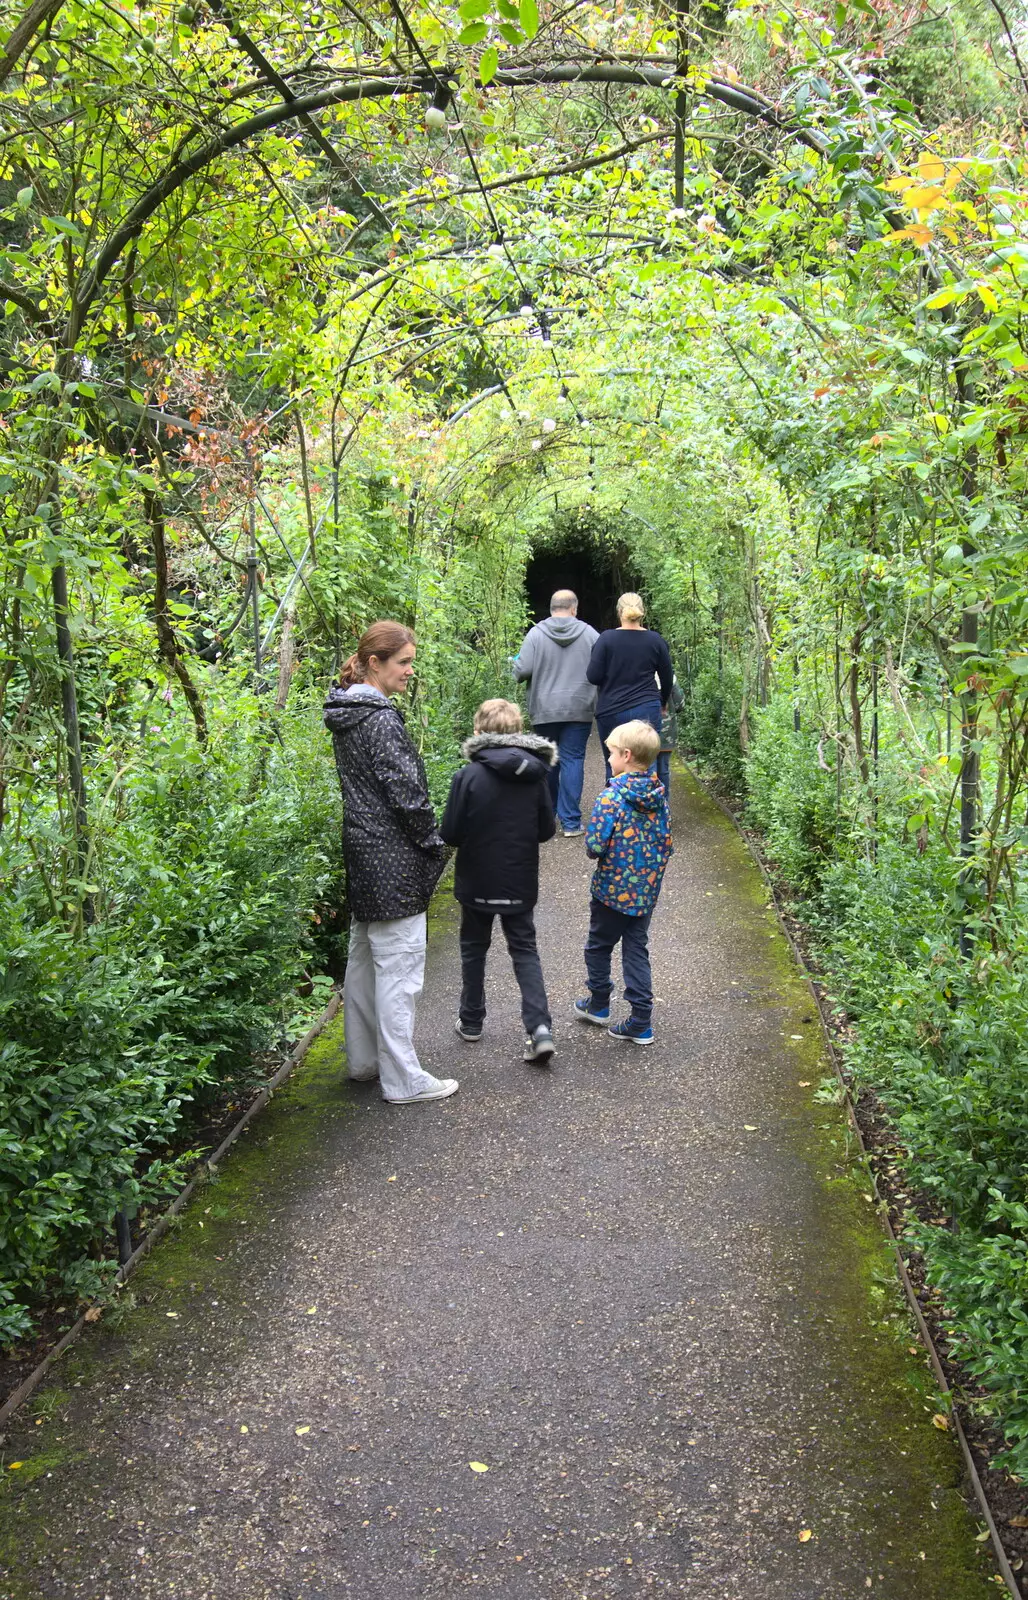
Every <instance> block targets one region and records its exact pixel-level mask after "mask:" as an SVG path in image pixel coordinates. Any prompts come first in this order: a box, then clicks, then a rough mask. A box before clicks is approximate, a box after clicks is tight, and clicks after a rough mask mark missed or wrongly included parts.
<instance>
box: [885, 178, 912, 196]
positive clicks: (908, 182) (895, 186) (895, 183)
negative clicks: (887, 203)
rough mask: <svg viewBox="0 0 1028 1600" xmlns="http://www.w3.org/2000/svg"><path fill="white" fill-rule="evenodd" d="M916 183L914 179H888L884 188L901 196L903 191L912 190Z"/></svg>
mask: <svg viewBox="0 0 1028 1600" xmlns="http://www.w3.org/2000/svg"><path fill="white" fill-rule="evenodd" d="M916 182H917V179H916V178H907V177H903V178H890V179H889V181H888V183H887V184H886V185H885V187H886V188H887V189H891V190H892V192H893V193H894V194H902V193H903V191H904V189H910V188H913V186H914V184H915V183H916Z"/></svg>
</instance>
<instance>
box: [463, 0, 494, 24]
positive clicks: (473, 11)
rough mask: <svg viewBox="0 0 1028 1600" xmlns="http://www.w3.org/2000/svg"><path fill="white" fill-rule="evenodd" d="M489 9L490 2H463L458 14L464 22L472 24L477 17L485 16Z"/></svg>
mask: <svg viewBox="0 0 1028 1600" xmlns="http://www.w3.org/2000/svg"><path fill="white" fill-rule="evenodd" d="M491 9H492V0H464V3H463V5H462V6H461V7H460V14H461V16H462V17H463V18H464V21H465V22H474V21H475V19H476V18H477V17H484V16H486V15H487V14H488V13H489V11H490V10H491Z"/></svg>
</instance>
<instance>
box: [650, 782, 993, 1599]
mask: <svg viewBox="0 0 1028 1600" xmlns="http://www.w3.org/2000/svg"><path fill="white" fill-rule="evenodd" d="M679 760H681V757H679ZM682 765H683V766H684V767H685V769H686V771H687V772H688V773H689V776H690V777H691V778H692V780H693V782H694V783H695V784H696V785H697V787H698V788H699V789H701V790H702V792H703V793H704V795H706V797H707V799H708V800H710V801H712V802H713V804H714V805H715V806H717V808H718V810H719V811H720V812H721V814H722V815H723V816H725V817H727V819H728V821H729V822H730V823H731V824H732V827H733V828H734V829H735V832H736V834H737V835H738V837H739V838H740V839H741V840H742V842H743V844H744V845H745V846H746V849H747V850H748V851H749V854H750V856H751V858H752V860H753V861H754V862H755V864H756V866H757V870H758V871H759V873H760V876H761V877H762V878H763V880H764V885H765V887H766V889H767V891H768V893H769V894H770V896H771V904H772V905H773V906H774V910H775V917H776V919H777V921H778V926H779V927H780V929H781V930H782V933H783V934H784V935H785V939H786V942H787V943H788V946H789V949H790V950H791V951H792V954H793V959H794V960H795V962H796V964H797V966H798V967H799V969H800V971H801V972H802V974H803V979H804V982H805V983H806V986H807V990H808V992H809V994H810V998H811V999H812V1000H813V1002H814V1005H815V1006H816V1008H817V1015H818V1021H819V1022H820V1024H821V1035H822V1038H823V1039H824V1042H825V1048H826V1050H827V1053H828V1057H829V1060H830V1061H831V1063H832V1066H833V1068H834V1069H835V1075H836V1077H837V1078H838V1080H839V1087H840V1089H841V1091H842V1093H843V1096H844V1104H845V1106H846V1113H847V1117H848V1119H849V1124H850V1127H851V1128H852V1130H853V1133H854V1134H855V1136H856V1140H857V1144H858V1146H859V1148H860V1154H861V1156H862V1158H863V1161H864V1165H865V1167H866V1168H867V1173H868V1177H869V1179H870V1182H871V1187H872V1189H873V1190H874V1194H875V1200H876V1202H877V1204H876V1206H875V1210H876V1212H877V1214H878V1218H879V1220H880V1222H881V1224H882V1227H883V1229H884V1232H885V1235H886V1237H887V1238H888V1240H889V1243H890V1244H891V1246H892V1250H893V1254H894V1255H895V1258H896V1270H897V1274H898V1276H899V1280H900V1283H901V1284H902V1286H903V1292H904V1294H905V1296H906V1299H907V1303H908V1304H909V1306H910V1309H911V1311H912V1313H913V1316H914V1321H915V1322H916V1324H917V1328H918V1332H919V1333H920V1336H921V1340H922V1342H923V1344H924V1346H925V1349H926V1350H927V1352H928V1359H929V1361H930V1362H931V1366H932V1371H933V1372H934V1374H935V1377H936V1380H937V1382H938V1384H939V1387H940V1389H941V1390H942V1392H943V1394H945V1395H947V1396H948V1397H949V1399H950V1416H951V1417H952V1419H953V1431H954V1433H955V1434H956V1436H957V1440H958V1442H959V1444H960V1449H961V1453H962V1455H963V1457H964V1466H965V1467H966V1469H967V1475H968V1478H969V1479H970V1481H971V1487H972V1488H973V1490H974V1493H975V1498H976V1500H977V1501H978V1505H979V1508H980V1510H981V1514H982V1517H983V1519H984V1522H985V1525H986V1527H987V1528H988V1530H989V1535H990V1537H991V1539H992V1549H993V1554H994V1556H995V1558H996V1565H997V1567H998V1568H999V1571H1000V1576H1001V1577H1002V1579H1003V1582H1004V1583H1005V1584H1006V1586H1007V1588H1008V1589H1009V1591H1010V1594H1011V1596H1012V1600H1024V1596H1023V1595H1022V1592H1021V1588H1020V1585H1019V1584H1018V1581H1017V1578H1016V1577H1015V1576H1014V1572H1013V1569H1012V1567H1011V1565H1010V1561H1009V1559H1008V1557H1007V1553H1006V1551H1005V1550H1004V1548H1003V1541H1002V1539H1001V1538H1000V1536H999V1529H998V1528H997V1527H996V1522H995V1518H994V1517H993V1515H992V1508H991V1507H990V1505H989V1501H988V1497H987V1496H986V1493H985V1485H984V1484H983V1483H982V1480H981V1478H980V1476H979V1474H978V1468H977V1467H976V1465H975V1460H974V1456H973V1455H972V1453H971V1446H970V1445H969V1444H968V1442H967V1435H966V1434H965V1432H964V1429H963V1425H962V1423H961V1421H960V1417H959V1415H958V1413H957V1410H956V1404H955V1401H954V1396H953V1390H952V1389H951V1387H950V1385H949V1382H948V1380H947V1378H946V1373H945V1371H944V1369H943V1365H942V1362H941V1361H940V1359H939V1352H938V1350H937V1349H936V1348H935V1341H934V1339H933V1338H932V1335H931V1330H930V1329H929V1327H928V1324H927V1322H926V1321H925V1319H924V1314H923V1312H922V1310H921V1307H920V1304H919V1303H918V1299H917V1295H916V1293H915V1291H914V1285H913V1283H912V1282H911V1280H910V1274H909V1272H908V1271H907V1265H906V1262H905V1261H904V1260H903V1253H902V1251H901V1250H900V1246H899V1241H898V1240H897V1238H896V1234H895V1232H894V1230H893V1226H892V1222H891V1221H890V1218H889V1213H888V1207H887V1202H886V1201H885V1200H884V1199H883V1198H882V1195H881V1192H880V1190H879V1188H878V1180H877V1178H876V1177H875V1173H874V1168H873V1167H872V1165H871V1162H870V1160H869V1158H868V1154H867V1146H866V1145H865V1143H864V1136H863V1134H862V1133H861V1131H860V1124H859V1123H858V1121H857V1113H856V1108H855V1106H854V1104H853V1097H852V1095H851V1094H850V1089H849V1084H848V1083H847V1082H846V1079H845V1078H844V1077H843V1072H842V1062H841V1060H840V1058H839V1052H838V1050H837V1049H836V1046H835V1042H834V1040H833V1039H832V1036H831V1034H830V1033H829V1031H828V1019H827V1017H826V1016H825V1008H824V1004H823V1002H822V1000H821V997H820V995H819V994H818V992H817V990H816V988H815V987H814V982H813V979H812V977H811V974H810V969H809V967H808V966H807V963H806V961H805V959H804V957H803V953H802V951H801V950H800V949H799V946H798V945H797V943H796V941H795V939H794V938H793V936H792V934H791V933H790V931H789V928H788V926H787V924H786V921H785V917H784V915H783V912H782V908H781V905H780V904H779V900H778V895H777V893H776V892H775V886H774V883H773V882H772V879H771V875H770V873H769V872H768V870H767V867H766V866H765V864H764V861H763V858H762V857H761V854H760V852H759V850H758V849H757V848H756V846H755V844H754V843H753V840H752V839H750V838H749V837H748V836H747V835H746V833H745V832H744V831H743V829H742V828H741V827H740V826H739V819H738V818H737V817H736V816H734V815H733V813H732V812H731V810H730V809H729V808H728V806H726V805H725V803H724V801H723V800H721V799H719V797H718V796H717V795H716V794H714V793H713V791H712V790H711V789H709V788H708V787H707V785H706V784H705V783H704V782H703V779H702V778H701V777H700V776H699V774H698V773H697V772H696V770H695V769H694V768H693V767H691V766H689V764H688V762H685V761H682Z"/></svg>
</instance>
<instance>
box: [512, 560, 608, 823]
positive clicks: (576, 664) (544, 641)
mask: <svg viewBox="0 0 1028 1600" xmlns="http://www.w3.org/2000/svg"><path fill="white" fill-rule="evenodd" d="M577 613H578V596H577V595H575V594H573V593H572V591H571V590H570V589H558V590H557V593H556V594H555V595H554V596H553V598H552V600H551V601H550V615H549V616H548V617H546V618H545V619H544V621H542V622H537V623H536V625H535V627H534V628H530V629H529V631H528V633H527V634H526V635H525V640H524V643H523V644H522V646H521V649H520V651H519V653H518V654H517V655H516V656H515V657H514V676H515V678H517V679H518V680H519V681H520V680H524V679H527V680H528V683H529V690H528V714H529V716H530V717H531V719H532V728H533V731H534V732H535V733H537V734H539V735H541V737H542V738H544V739H551V740H552V741H553V743H554V744H555V745H556V746H557V756H558V759H557V762H556V764H555V765H554V766H552V767H550V769H549V774H548V776H549V780H550V790H551V793H552V795H553V806H554V810H555V811H556V813H557V820H558V822H559V823H560V825H561V827H562V829H563V830H564V834H565V836H568V835H574V834H580V833H584V831H585V830H584V828H583V827H582V781H583V777H584V773H585V747H586V745H587V744H588V742H589V730H590V728H591V727H592V723H593V713H594V712H595V710H596V690H595V688H594V687H593V685H592V684H591V683H590V682H589V680H588V678H587V677H586V675H585V669H586V667H587V666H588V665H589V657H590V656H591V654H592V648H593V645H594V644H595V643H596V640H597V639H598V638H599V635H598V633H597V632H596V629H595V628H590V626H589V624H588V623H587V622H581V621H580V620H579V618H578V614H577Z"/></svg>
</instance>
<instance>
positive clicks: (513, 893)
mask: <svg viewBox="0 0 1028 1600" xmlns="http://www.w3.org/2000/svg"><path fill="white" fill-rule="evenodd" d="M464 754H465V755H466V756H467V758H468V764H467V766H466V767H461V769H460V771H459V772H457V773H455V774H454V778H453V782H452V783H451V784H450V798H449V799H448V800H447V802H446V810H445V811H444V812H443V820H442V822H441V823H440V825H439V827H440V832H441V833H442V836H443V838H444V839H445V840H446V843H447V844H455V845H456V846H457V870H456V873H455V875H454V880H453V892H454V894H455V895H456V897H457V899H458V900H459V901H460V902H461V904H462V905H466V906H474V907H475V909H476V910H478V911H495V912H497V913H498V914H499V915H500V916H504V915H506V914H508V913H510V912H512V911H527V910H529V908H530V907H531V906H534V905H535V903H536V901H537V900H538V898H539V846H540V844H542V842H543V841H544V840H545V839H552V838H553V835H554V834H555V832H556V831H557V825H556V823H555V821H554V818H553V801H552V799H551V798H550V785H549V781H548V779H547V776H546V769H547V767H550V766H552V765H553V763H554V761H555V760H556V759H557V747H556V745H553V744H551V743H550V741H549V739H540V738H539V736H538V735H537V734H534V733H477V734H476V735H475V737H474V738H473V739H469V740H468V742H467V744H465V746H464Z"/></svg>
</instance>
